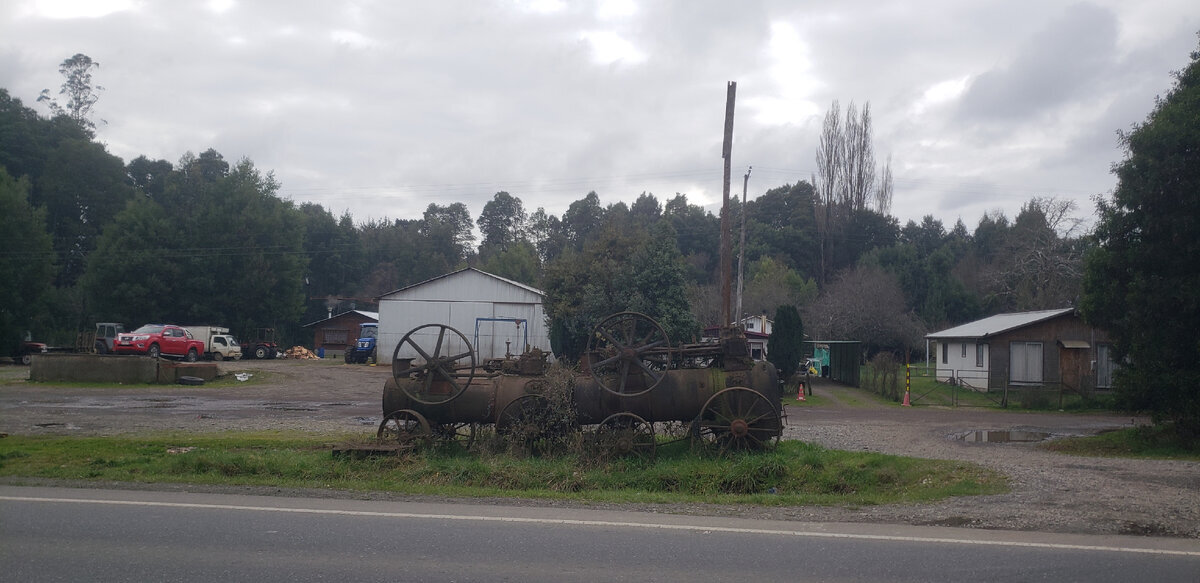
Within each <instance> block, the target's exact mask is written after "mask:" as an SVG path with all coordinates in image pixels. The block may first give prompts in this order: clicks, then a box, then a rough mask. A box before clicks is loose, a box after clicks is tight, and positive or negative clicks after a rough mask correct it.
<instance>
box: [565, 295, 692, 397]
mask: <svg viewBox="0 0 1200 583" xmlns="http://www.w3.org/2000/svg"><path fill="white" fill-rule="evenodd" d="M670 349H671V344H670V342H669V341H668V340H667V333H666V332H665V331H664V330H663V328H662V326H659V325H658V322H655V321H654V320H653V319H651V318H650V317H649V316H646V315H645V314H639V313H637V312H621V313H619V314H613V315H612V316H609V317H608V318H605V320H604V321H603V322H600V324H598V325H597V326H596V329H595V330H594V331H593V333H592V336H591V338H589V339H588V347H587V352H586V353H585V358H587V364H588V368H589V370H591V373H592V378H594V379H596V382H597V383H599V385H600V386H601V387H604V390H606V391H608V392H610V393H613V394H615V395H620V396H623V397H632V396H636V395H641V394H643V393H646V392H648V391H650V390H651V389H653V388H654V387H657V386H658V385H659V384H660V383H662V381H663V379H664V378H666V376H667V375H666V372H667V368H668V365H669V364H670Z"/></svg>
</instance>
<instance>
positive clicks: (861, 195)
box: [840, 101, 875, 211]
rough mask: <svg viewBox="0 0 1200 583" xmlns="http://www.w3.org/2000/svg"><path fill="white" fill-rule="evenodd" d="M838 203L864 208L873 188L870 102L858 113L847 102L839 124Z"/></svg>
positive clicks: (848, 207) (873, 149)
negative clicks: (840, 188) (840, 164)
mask: <svg viewBox="0 0 1200 583" xmlns="http://www.w3.org/2000/svg"><path fill="white" fill-rule="evenodd" d="M842 132H843V134H842V140H841V141H842V144H843V152H844V153H843V158H842V169H841V171H842V183H841V186H842V192H841V196H840V198H841V201H840V202H841V204H842V206H844V207H846V209H847V210H850V211H861V210H864V209H866V208H867V202H868V201H869V200H870V199H871V198H872V196H873V194H874V193H873V192H872V191H873V190H874V189H875V146H874V145H873V144H872V141H873V138H872V136H871V133H872V132H871V102H869V101H868V102H867V103H865V104H863V108H862V115H861V117H860V116H859V113H858V110H857V109H856V108H855V107H854V102H853V101H851V102H850V107H848V108H846V124H845V126H843V128H842Z"/></svg>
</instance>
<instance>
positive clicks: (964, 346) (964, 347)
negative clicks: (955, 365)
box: [962, 342, 967, 358]
mask: <svg viewBox="0 0 1200 583" xmlns="http://www.w3.org/2000/svg"><path fill="white" fill-rule="evenodd" d="M962 357H963V358H966V357H967V343H966V342H963V343H962Z"/></svg>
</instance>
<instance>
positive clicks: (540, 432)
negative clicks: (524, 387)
mask: <svg viewBox="0 0 1200 583" xmlns="http://www.w3.org/2000/svg"><path fill="white" fill-rule="evenodd" d="M571 429H572V420H571V419H568V418H567V416H566V413H565V412H561V411H556V410H555V409H554V408H553V407H552V406H551V404H550V400H549V399H547V398H546V397H543V396H541V395H523V396H521V397H518V398H516V399H513V401H512V402H511V403H509V404H508V405H505V407H504V409H503V410H501V411H500V415H499V416H498V417H497V418H496V433H497V434H499V435H502V436H504V437H505V438H507V439H509V440H510V441H511V442H512V443H514V444H517V445H520V446H523V447H524V448H526V449H529V450H535V449H537V448H538V445H539V444H540V443H543V442H544V440H548V439H553V438H556V437H562V436H564V435H566V434H568V433H569V432H570V431H571Z"/></svg>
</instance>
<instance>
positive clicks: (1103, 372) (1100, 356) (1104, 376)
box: [1096, 344, 1113, 389]
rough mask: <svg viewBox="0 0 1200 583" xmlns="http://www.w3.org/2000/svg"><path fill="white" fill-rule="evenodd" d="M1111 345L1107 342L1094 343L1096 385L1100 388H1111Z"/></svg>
mask: <svg viewBox="0 0 1200 583" xmlns="http://www.w3.org/2000/svg"><path fill="white" fill-rule="evenodd" d="M1111 349H1112V347H1111V346H1109V345H1107V344H1097V345H1096V387H1097V388H1101V389H1111V388H1112V376H1113V361H1112V356H1111V354H1112V353H1111V352H1110V350H1111Z"/></svg>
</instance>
